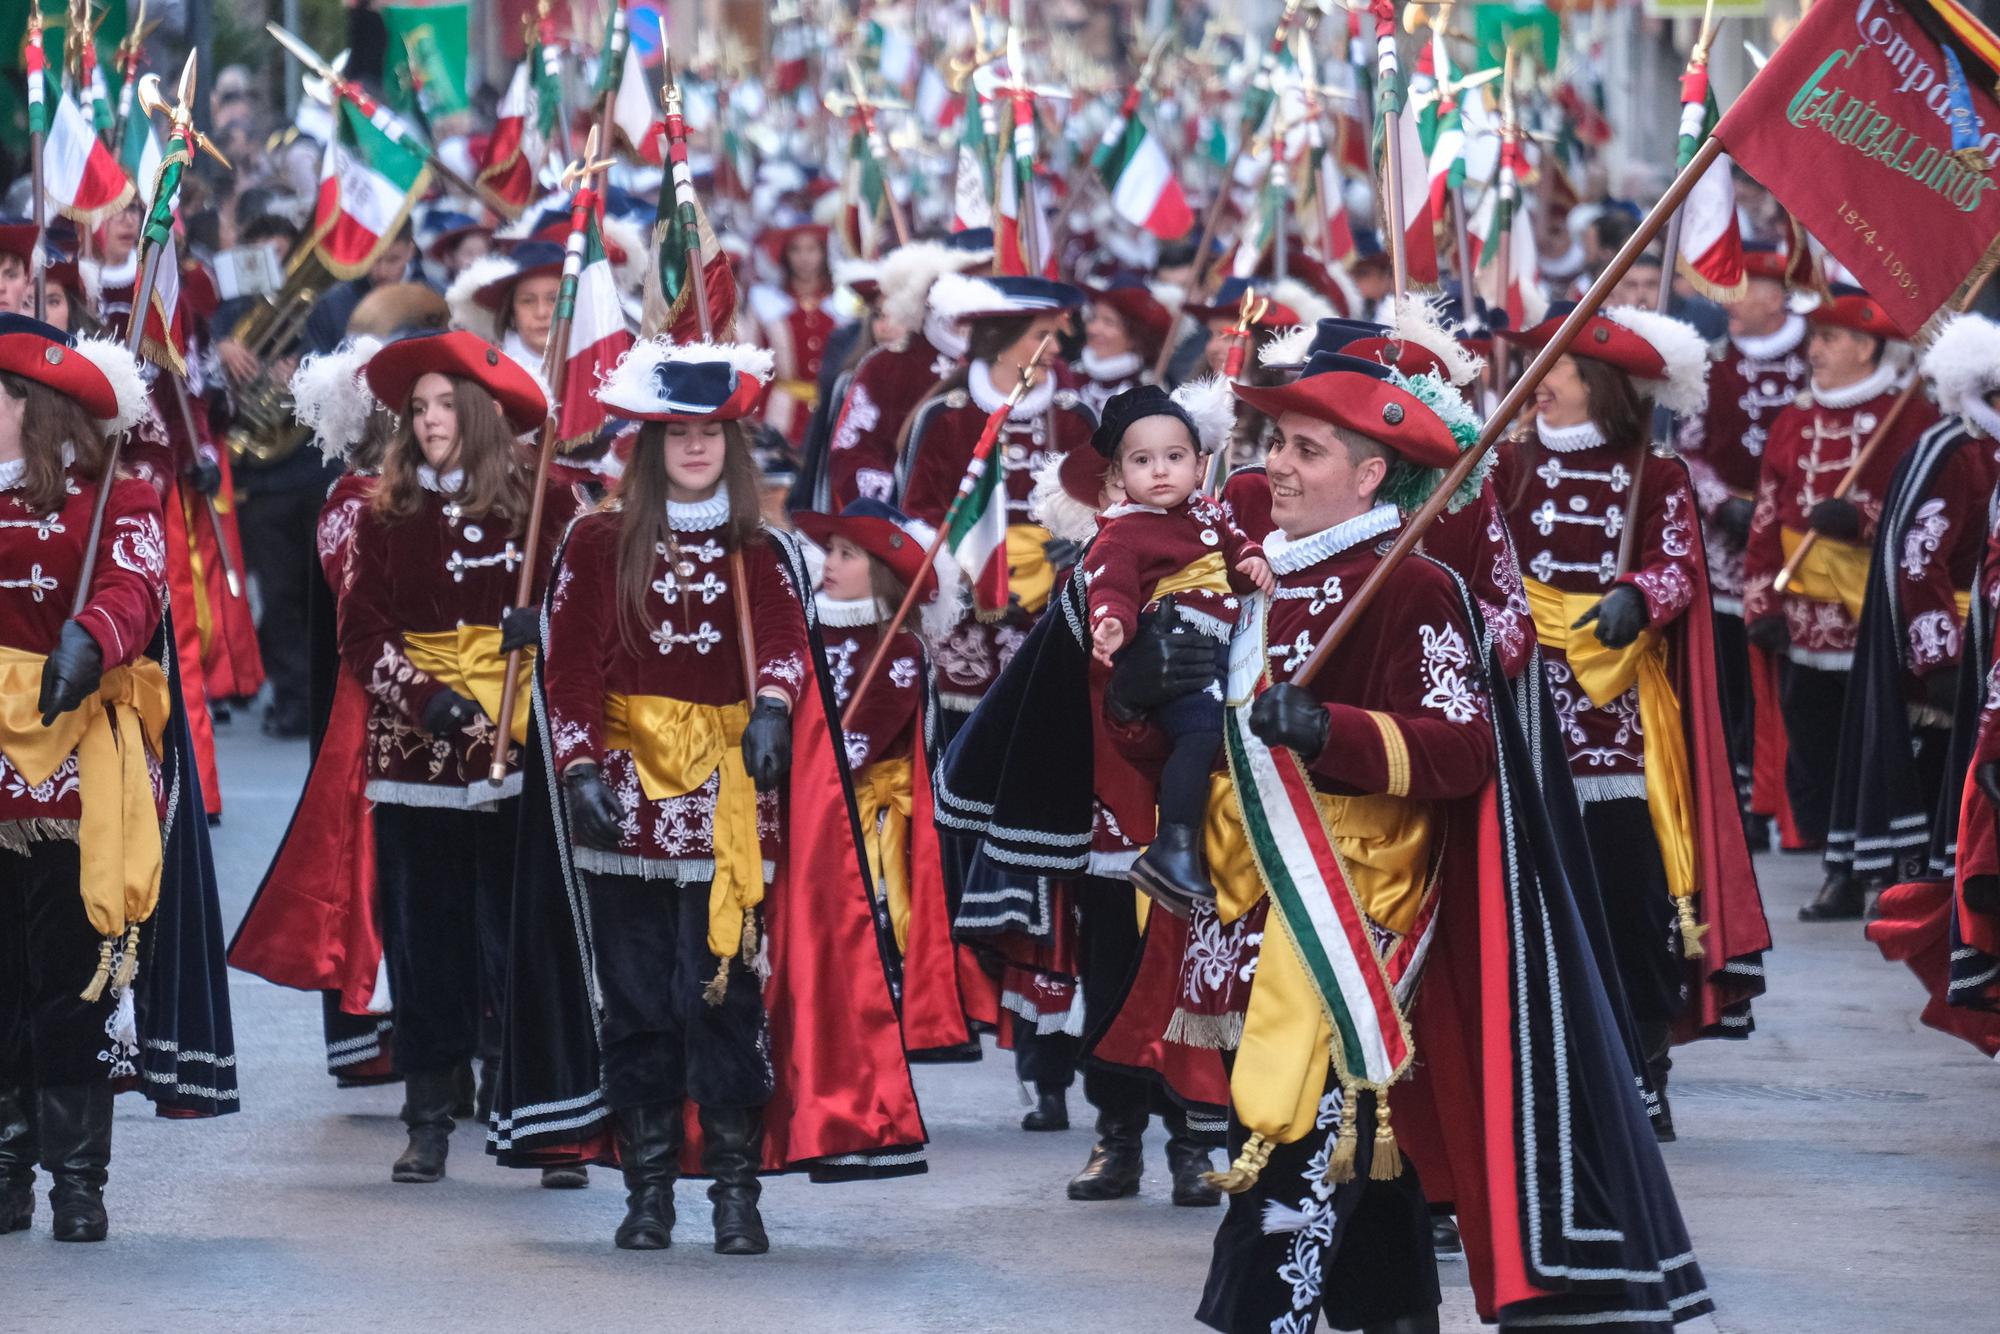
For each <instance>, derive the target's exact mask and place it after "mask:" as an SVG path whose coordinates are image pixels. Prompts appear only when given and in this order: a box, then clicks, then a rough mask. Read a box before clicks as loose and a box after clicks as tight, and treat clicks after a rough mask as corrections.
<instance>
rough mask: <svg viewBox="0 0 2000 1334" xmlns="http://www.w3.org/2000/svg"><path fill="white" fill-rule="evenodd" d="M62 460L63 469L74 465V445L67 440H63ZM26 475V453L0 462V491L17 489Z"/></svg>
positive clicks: (25, 478)
mask: <svg viewBox="0 0 2000 1334" xmlns="http://www.w3.org/2000/svg"><path fill="white" fill-rule="evenodd" d="M62 461H63V468H64V469H65V470H68V469H70V468H74V467H75V466H76V446H75V445H72V444H70V443H69V441H67V440H65V441H63V447H62ZM27 476H28V459H27V456H26V455H23V456H22V457H20V458H18V459H14V460H12V461H10V462H7V463H0V491H13V490H17V489H18V488H19V487H20V485H21V483H22V482H23V481H25V480H27Z"/></svg>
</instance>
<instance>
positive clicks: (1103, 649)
mask: <svg viewBox="0 0 2000 1334" xmlns="http://www.w3.org/2000/svg"><path fill="white" fill-rule="evenodd" d="M1124 642H1125V627H1124V626H1122V625H1120V624H1119V623H1118V622H1117V621H1115V620H1113V619H1112V618H1111V617H1109V616H1107V617H1105V618H1104V619H1103V620H1101V621H1099V622H1098V623H1097V625H1096V626H1095V627H1094V628H1093V629H1092V630H1091V632H1090V643H1091V656H1092V657H1094V658H1096V659H1097V660H1098V661H1099V662H1101V663H1103V664H1104V665H1105V666H1106V667H1109V666H1110V665H1111V655H1112V654H1114V653H1116V652H1117V651H1118V649H1119V646H1120V645H1122V644H1123V643H1124Z"/></svg>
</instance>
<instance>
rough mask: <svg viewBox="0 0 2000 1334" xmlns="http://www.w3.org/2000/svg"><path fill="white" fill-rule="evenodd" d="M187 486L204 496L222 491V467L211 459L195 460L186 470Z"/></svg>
mask: <svg viewBox="0 0 2000 1334" xmlns="http://www.w3.org/2000/svg"><path fill="white" fill-rule="evenodd" d="M187 480H188V484H189V485H190V486H192V487H193V488H194V489H195V490H197V491H199V492H201V493H202V494H203V495H205V496H214V495H218V494H220V493H221V491H222V465H221V464H220V463H217V462H216V461H215V460H214V459H211V458H197V459H196V460H195V461H194V466H193V467H192V468H189V469H188V470H187Z"/></svg>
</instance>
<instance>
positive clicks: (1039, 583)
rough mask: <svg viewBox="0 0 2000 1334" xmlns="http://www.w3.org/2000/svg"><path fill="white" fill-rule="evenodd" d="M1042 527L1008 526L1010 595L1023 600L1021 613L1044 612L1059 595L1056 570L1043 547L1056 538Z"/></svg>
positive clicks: (1025, 524)
mask: <svg viewBox="0 0 2000 1334" xmlns="http://www.w3.org/2000/svg"><path fill="white" fill-rule="evenodd" d="M1054 536H1055V534H1053V533H1051V532H1050V531H1049V530H1048V529H1046V528H1044V527H1042V526H1041V525H1040V524H1038V523H1010V524H1008V525H1007V591H1008V592H1010V593H1012V594H1014V595H1015V596H1016V597H1018V598H1020V599H1021V610H1023V611H1029V612H1034V611H1040V610H1041V609H1042V608H1043V607H1046V606H1048V605H1049V594H1051V593H1053V592H1055V588H1056V567H1055V566H1053V565H1051V564H1049V553H1048V552H1046V551H1044V550H1043V549H1042V544H1043V543H1044V542H1047V541H1048V540H1049V539H1051V538H1052V537H1054Z"/></svg>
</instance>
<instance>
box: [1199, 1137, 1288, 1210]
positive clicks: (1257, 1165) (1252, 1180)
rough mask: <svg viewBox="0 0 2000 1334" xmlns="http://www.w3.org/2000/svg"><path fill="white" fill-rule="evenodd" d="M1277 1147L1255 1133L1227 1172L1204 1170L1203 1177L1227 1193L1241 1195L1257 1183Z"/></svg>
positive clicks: (1245, 1142)
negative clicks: (1272, 1151)
mask: <svg viewBox="0 0 2000 1334" xmlns="http://www.w3.org/2000/svg"><path fill="white" fill-rule="evenodd" d="M1275 1147H1277V1146H1276V1145H1274V1144H1272V1143H1271V1141H1270V1140H1267V1139H1265V1138H1264V1137H1263V1136H1262V1135H1258V1134H1253V1135H1251V1136H1250V1138H1249V1139H1248V1140H1246V1141H1244V1144H1243V1152H1241V1153H1239V1154H1237V1155H1236V1161H1235V1162H1233V1163H1231V1164H1230V1165H1229V1170H1228V1171H1226V1172H1203V1173H1202V1174H1201V1179H1202V1180H1203V1181H1206V1182H1207V1183H1208V1184H1209V1185H1211V1186H1213V1187H1215V1188H1216V1189H1217V1190H1219V1191H1221V1192H1222V1193H1223V1194H1225V1195H1241V1194H1242V1193H1243V1192H1244V1191H1246V1190H1248V1189H1250V1188H1251V1187H1252V1186H1254V1185H1256V1184H1257V1178H1258V1177H1259V1176H1261V1175H1262V1174H1263V1172H1264V1165H1265V1164H1266V1163H1268V1162H1270V1161H1271V1150H1272V1149H1273V1148H1275Z"/></svg>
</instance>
